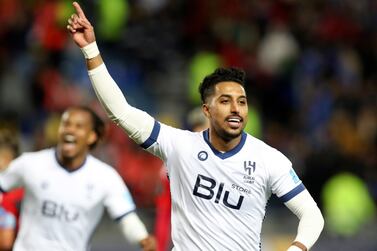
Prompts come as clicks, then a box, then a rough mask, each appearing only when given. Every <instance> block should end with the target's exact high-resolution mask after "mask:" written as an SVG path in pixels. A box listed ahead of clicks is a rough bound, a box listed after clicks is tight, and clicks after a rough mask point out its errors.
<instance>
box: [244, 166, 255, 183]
mask: <svg viewBox="0 0 377 251" xmlns="http://www.w3.org/2000/svg"><path fill="white" fill-rule="evenodd" d="M256 167H257V164H256V163H255V161H253V162H251V161H250V160H248V161H247V160H245V161H244V162H243V168H244V171H245V172H246V175H244V176H243V182H244V183H248V184H253V183H254V181H255V177H254V173H255V169H256Z"/></svg>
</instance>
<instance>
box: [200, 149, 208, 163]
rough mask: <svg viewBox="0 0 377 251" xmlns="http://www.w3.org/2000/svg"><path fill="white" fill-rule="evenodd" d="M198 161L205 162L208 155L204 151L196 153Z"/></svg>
mask: <svg viewBox="0 0 377 251" xmlns="http://www.w3.org/2000/svg"><path fill="white" fill-rule="evenodd" d="M198 159H199V160H200V161H205V160H206V159H208V153H207V152H206V151H200V152H199V153H198Z"/></svg>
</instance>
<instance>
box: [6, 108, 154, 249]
mask: <svg viewBox="0 0 377 251" xmlns="http://www.w3.org/2000/svg"><path fill="white" fill-rule="evenodd" d="M103 132H104V123H103V122H102V120H101V119H100V118H99V117H98V116H97V115H96V114H95V113H94V112H93V111H92V110H90V109H89V108H86V107H71V108H69V109H67V110H66V111H65V112H64V113H63V115H62V118H61V122H60V125H59V130H58V144H57V146H56V148H50V149H45V150H42V151H38V152H32V153H24V154H22V155H21V156H20V157H18V158H17V159H15V160H14V161H12V162H11V164H10V165H9V167H8V168H7V169H6V170H5V171H4V172H2V173H0V187H1V189H3V190H10V189H13V188H16V187H23V188H24V190H25V197H24V200H23V202H22V208H21V221H22V223H21V226H20V229H19V232H18V235H17V238H16V242H15V245H14V250H15V251H23V250H41V251H43V250H46V251H47V250H48V251H50V250H72V251H79V250H82V251H84V250H87V249H88V244H89V240H90V237H91V236H92V234H93V231H94V230H95V227H96V226H97V224H98V222H99V221H100V219H101V216H102V214H103V211H104V209H105V208H106V209H107V211H108V213H109V215H110V216H111V217H112V218H113V219H114V220H115V221H117V222H118V223H119V225H120V227H121V230H122V233H123V234H124V236H125V237H126V238H127V239H128V240H129V241H130V242H131V243H139V244H140V245H141V247H143V250H155V241H154V239H153V238H152V237H151V236H149V235H148V233H147V231H146V229H145V226H144V224H143V223H142V222H141V221H140V219H139V218H138V216H137V215H136V213H135V212H134V210H135V205H134V203H133V200H132V198H131V195H130V193H129V191H128V189H127V187H126V186H125V184H124V183H123V181H122V179H121V177H120V176H119V175H118V173H117V172H116V171H115V170H114V169H113V168H112V167H110V166H108V165H107V164H105V163H103V162H101V161H100V160H98V159H96V158H94V157H93V156H92V155H90V154H89V151H90V150H91V149H93V148H94V147H95V146H96V144H97V142H98V141H99V140H100V138H101V137H102V135H103Z"/></svg>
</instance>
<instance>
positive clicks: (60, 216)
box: [42, 200, 79, 222]
mask: <svg viewBox="0 0 377 251" xmlns="http://www.w3.org/2000/svg"><path fill="white" fill-rule="evenodd" d="M42 215H43V216H45V217H49V218H55V219H57V220H60V221H64V222H74V221H76V220H77V219H78V218H79V212H77V210H75V209H73V208H70V207H69V206H66V205H63V204H59V203H57V202H55V201H51V200H44V201H43V202H42Z"/></svg>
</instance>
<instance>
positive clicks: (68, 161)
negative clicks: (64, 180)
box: [57, 152, 87, 171]
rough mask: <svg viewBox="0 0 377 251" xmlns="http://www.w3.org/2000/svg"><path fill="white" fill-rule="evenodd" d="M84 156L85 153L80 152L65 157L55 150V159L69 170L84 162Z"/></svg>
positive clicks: (78, 166)
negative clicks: (76, 154)
mask: <svg viewBox="0 0 377 251" xmlns="http://www.w3.org/2000/svg"><path fill="white" fill-rule="evenodd" d="M86 156H87V154H81V155H79V156H75V157H66V156H63V155H62V154H61V153H59V152H57V159H58V162H59V164H60V165H61V166H62V167H64V168H65V169H67V170H69V171H74V170H76V169H79V168H80V167H81V166H82V165H83V164H84V163H85V160H86Z"/></svg>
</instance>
